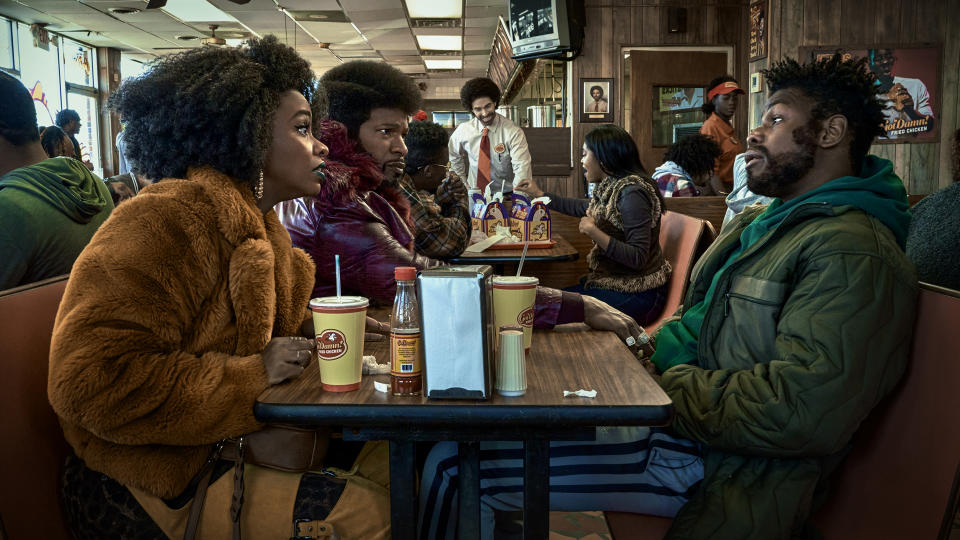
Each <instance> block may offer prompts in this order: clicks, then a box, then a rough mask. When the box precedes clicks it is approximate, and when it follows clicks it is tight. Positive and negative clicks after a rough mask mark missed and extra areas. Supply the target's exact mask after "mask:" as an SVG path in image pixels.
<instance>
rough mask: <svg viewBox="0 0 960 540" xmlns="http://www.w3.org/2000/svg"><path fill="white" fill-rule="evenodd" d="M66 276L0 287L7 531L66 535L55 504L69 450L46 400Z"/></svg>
mask: <svg viewBox="0 0 960 540" xmlns="http://www.w3.org/2000/svg"><path fill="white" fill-rule="evenodd" d="M66 285H67V276H61V277H57V278H52V279H48V280H46V281H41V282H38V283H34V284H31V285H26V286H23V287H18V288H16V289H10V290H8V291H3V292H0V362H2V365H3V377H0V418H2V420H0V441H2V442H0V516H2V518H3V526H4V528H5V529H6V532H7V535H8V536H9V537H10V538H12V539H17V538H41V537H42V538H70V535H69V534H68V533H67V526H66V523H65V522H64V518H63V511H62V508H61V503H60V471H61V469H62V467H63V461H64V458H65V457H66V456H67V453H68V451H69V449H68V446H67V443H66V441H64V439H63V432H62V431H61V429H60V424H59V423H58V422H57V417H56V415H55V414H54V412H53V409H52V408H51V407H50V402H49V401H48V400H47V367H48V363H49V356H50V335H51V332H52V331H53V320H54V318H55V317H56V314H57V308H58V307H59V305H60V298H61V297H62V296H63V291H64V288H65V287H66Z"/></svg>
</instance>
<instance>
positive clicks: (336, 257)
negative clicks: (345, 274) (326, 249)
mask: <svg viewBox="0 0 960 540" xmlns="http://www.w3.org/2000/svg"><path fill="white" fill-rule="evenodd" d="M333 261H334V263H335V264H336V266H337V300H339V299H340V255H339V254H337V255H334V256H333Z"/></svg>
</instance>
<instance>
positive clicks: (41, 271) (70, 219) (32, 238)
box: [0, 157, 113, 290]
mask: <svg viewBox="0 0 960 540" xmlns="http://www.w3.org/2000/svg"><path fill="white" fill-rule="evenodd" d="M112 210H113V201H112V200H111V198H110V192H109V191H108V190H107V186H106V185H105V184H104V183H103V180H101V179H100V178H98V177H97V176H96V175H94V174H93V173H91V172H90V171H88V170H87V168H86V167H84V166H83V164H82V163H80V162H79V161H77V160H75V159H72V158H65V157H61V158H51V159H47V160H44V161H41V162H40V163H37V164H34V165H30V166H27V167H21V168H19V169H15V170H13V171H10V172H9V173H7V174H6V175H4V176H3V177H2V178H0V253H2V256H0V257H2V258H0V290H3V289H9V288H11V287H16V286H18V285H22V284H24V283H32V282H34V281H39V280H42V279H46V278H49V277H53V276H58V275H61V274H66V273H69V272H70V268H71V267H72V266H73V261H74V260H75V259H76V258H77V256H78V255H80V252H81V251H83V248H84V247H85V246H86V245H87V243H88V242H89V241H90V238H91V237H93V233H94V232H96V230H97V228H99V227H100V224H101V223H103V222H104V221H105V220H106V219H107V216H109V215H110V212H111V211H112Z"/></svg>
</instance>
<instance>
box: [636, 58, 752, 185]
mask: <svg viewBox="0 0 960 540" xmlns="http://www.w3.org/2000/svg"><path fill="white" fill-rule="evenodd" d="M732 52H733V51H732V50H730V48H728V47H702V48H693V47H684V48H654V47H643V48H635V49H632V50H629V51H624V53H625V54H624V64H625V65H624V72H625V73H627V72H628V73H629V74H630V77H629V82H627V81H625V84H624V86H627V85H629V90H628V92H625V96H624V97H625V101H627V100H629V105H627V109H629V110H628V111H625V118H628V119H629V120H628V128H627V129H628V131H630V134H631V135H632V136H633V140H634V141H636V143H637V148H638V149H639V150H640V158H641V159H642V160H643V164H644V166H645V167H646V168H647V171H648V172H651V173H652V172H653V170H654V169H655V168H657V167H658V166H659V165H660V164H661V163H663V154H664V152H665V151H666V150H667V147H669V146H670V145H671V144H673V142H674V141H676V140H677V139H679V138H681V137H683V136H685V135H688V134H691V133H697V132H699V129H700V124H702V123H703V120H704V119H705V115H704V114H703V112H702V111H701V110H700V106H701V105H702V104H703V100H704V99H706V97H705V96H704V86H706V84H707V83H708V82H710V79H712V78H714V77H717V76H719V75H723V74H725V73H732V71H733V55H732ZM628 70H629V71H628ZM624 90H627V88H624ZM741 109H745V107H742V108H741ZM741 113H742V110H738V111H737V118H739V117H740V116H741ZM734 122H735V123H736V120H735V121H734Z"/></svg>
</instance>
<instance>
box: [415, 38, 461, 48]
mask: <svg viewBox="0 0 960 540" xmlns="http://www.w3.org/2000/svg"><path fill="white" fill-rule="evenodd" d="M417 43H418V44H419V45H420V48H421V49H423V50H425V51H462V50H463V37H461V36H417Z"/></svg>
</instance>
